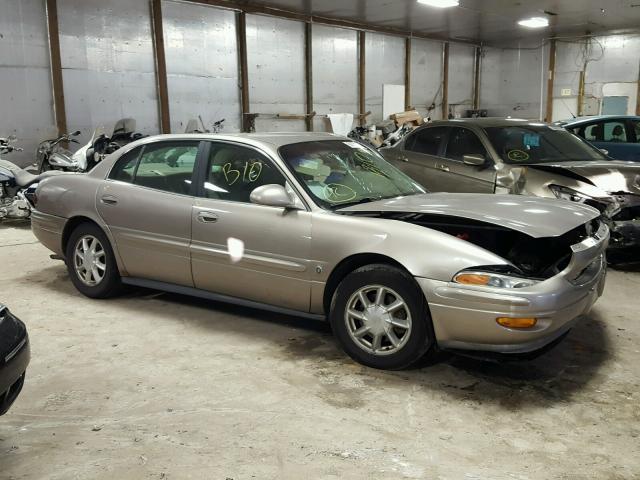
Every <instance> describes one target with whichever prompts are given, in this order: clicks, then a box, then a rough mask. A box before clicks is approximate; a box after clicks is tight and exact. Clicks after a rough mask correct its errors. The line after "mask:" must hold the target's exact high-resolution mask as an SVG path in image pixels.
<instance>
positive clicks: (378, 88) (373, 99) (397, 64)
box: [365, 32, 405, 123]
mask: <svg viewBox="0 0 640 480" xmlns="http://www.w3.org/2000/svg"><path fill="white" fill-rule="evenodd" d="M365 38H366V40H365V46H366V85H365V91H366V95H365V97H366V104H365V105H366V110H370V111H371V116H369V117H368V118H367V123H374V122H379V121H381V120H386V119H383V118H382V85H385V84H391V85H404V60H405V50H404V42H405V40H404V38H401V37H393V36H390V35H380V34H377V33H368V32H367V34H366V37H365Z"/></svg>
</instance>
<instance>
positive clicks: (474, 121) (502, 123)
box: [427, 117, 547, 127]
mask: <svg viewBox="0 0 640 480" xmlns="http://www.w3.org/2000/svg"><path fill="white" fill-rule="evenodd" d="M427 125H447V126H454V125H467V126H471V125H475V126H478V127H509V126H513V125H534V126H544V125H547V124H546V123H544V122H540V121H535V120H526V119H523V118H504V117H481V118H452V119H450V120H434V121H432V122H431V123H428V124H427Z"/></svg>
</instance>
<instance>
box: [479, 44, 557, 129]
mask: <svg viewBox="0 0 640 480" xmlns="http://www.w3.org/2000/svg"><path fill="white" fill-rule="evenodd" d="M545 50H547V51H545ZM543 60H544V62H543ZM547 63H548V47H538V48H535V47H532V48H522V49H504V50H503V49H497V48H488V49H485V51H484V55H483V58H482V64H481V65H482V66H481V73H480V78H481V80H480V106H481V107H482V108H484V109H487V110H489V115H490V116H511V117H518V118H528V119H536V120H537V119H539V118H540V105H541V104H540V101H541V98H542V100H543V102H544V99H545V98H546V97H545V96H544V92H545V89H546V84H547V77H546V70H547V68H548V65H547ZM541 88H542V89H543V90H542V97H541Z"/></svg>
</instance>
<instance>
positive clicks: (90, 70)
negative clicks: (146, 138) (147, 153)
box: [58, 0, 159, 141]
mask: <svg viewBox="0 0 640 480" xmlns="http://www.w3.org/2000/svg"><path fill="white" fill-rule="evenodd" d="M58 21H59V26H60V51H61V57H62V69H63V81H64V93H65V105H66V110H67V125H68V128H69V131H73V130H80V131H82V137H81V141H87V140H88V139H89V138H90V136H91V132H92V130H93V128H95V127H96V126H99V125H105V126H106V128H107V130H108V129H110V128H113V124H114V123H115V121H117V120H118V119H120V118H124V117H133V118H135V119H136V122H137V130H138V131H140V132H143V133H146V134H153V133H157V132H158V129H159V127H158V102H157V93H156V77H155V64H154V57H153V46H152V40H151V20H150V14H149V2H148V1H147V0H110V1H109V2H105V1H104V0H58Z"/></svg>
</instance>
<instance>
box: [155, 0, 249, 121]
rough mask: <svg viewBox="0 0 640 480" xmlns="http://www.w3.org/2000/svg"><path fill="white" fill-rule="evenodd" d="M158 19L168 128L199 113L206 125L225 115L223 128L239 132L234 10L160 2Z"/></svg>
mask: <svg viewBox="0 0 640 480" xmlns="http://www.w3.org/2000/svg"><path fill="white" fill-rule="evenodd" d="M162 19H163V27H164V46H165V47H164V48H165V56H166V59H167V82H168V86H169V111H170V113H171V131H172V132H174V133H180V132H184V129H185V127H186V124H187V122H188V121H189V119H191V118H198V115H200V116H201V117H202V120H203V122H204V124H205V126H206V127H207V128H208V129H210V128H211V124H212V123H213V122H215V121H217V120H220V119H222V118H224V119H225V122H224V131H226V132H237V131H240V113H241V112H240V110H241V108H240V91H239V89H238V45H237V37H236V20H235V13H234V12H232V11H230V10H223V9H219V8H213V7H207V6H203V5H196V4H192V3H183V2H175V1H163V2H162Z"/></svg>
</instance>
